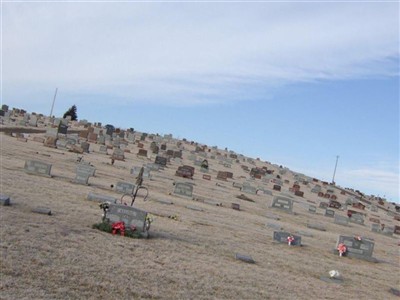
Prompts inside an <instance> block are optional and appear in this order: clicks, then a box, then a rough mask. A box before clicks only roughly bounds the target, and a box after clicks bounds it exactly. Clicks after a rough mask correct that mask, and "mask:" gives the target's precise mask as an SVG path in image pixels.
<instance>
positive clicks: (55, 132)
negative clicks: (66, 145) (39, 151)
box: [45, 128, 58, 138]
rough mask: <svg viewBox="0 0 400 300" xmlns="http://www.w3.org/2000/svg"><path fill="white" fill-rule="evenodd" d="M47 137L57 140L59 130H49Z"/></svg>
mask: <svg viewBox="0 0 400 300" xmlns="http://www.w3.org/2000/svg"><path fill="white" fill-rule="evenodd" d="M45 137H52V138H57V137H58V129H57V128H47V130H46V134H45Z"/></svg>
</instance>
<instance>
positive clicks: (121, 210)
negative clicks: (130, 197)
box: [106, 203, 147, 234]
mask: <svg viewBox="0 0 400 300" xmlns="http://www.w3.org/2000/svg"><path fill="white" fill-rule="evenodd" d="M106 218H107V219H108V220H109V221H110V223H115V222H124V223H125V227H126V228H131V227H132V226H134V227H135V228H136V230H137V231H138V232H140V233H144V234H147V226H146V223H147V222H146V218H147V212H146V211H144V210H141V209H138V208H135V207H133V206H127V205H122V204H113V203H111V204H110V205H109V209H108V211H107V212H106Z"/></svg>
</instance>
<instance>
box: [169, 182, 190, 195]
mask: <svg viewBox="0 0 400 300" xmlns="http://www.w3.org/2000/svg"><path fill="white" fill-rule="evenodd" d="M174 193H175V194H177V195H182V196H186V197H192V195H193V185H191V184H189V183H183V182H177V183H175V189H174Z"/></svg>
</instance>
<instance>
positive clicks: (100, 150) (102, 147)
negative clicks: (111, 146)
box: [99, 145, 108, 154]
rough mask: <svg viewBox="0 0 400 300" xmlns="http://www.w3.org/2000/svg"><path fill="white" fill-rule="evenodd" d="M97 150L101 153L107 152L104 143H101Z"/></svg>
mask: <svg viewBox="0 0 400 300" xmlns="http://www.w3.org/2000/svg"><path fill="white" fill-rule="evenodd" d="M99 152H100V153H102V154H108V153H107V146H106V145H101V146H100V148H99Z"/></svg>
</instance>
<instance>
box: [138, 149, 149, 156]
mask: <svg viewBox="0 0 400 300" xmlns="http://www.w3.org/2000/svg"><path fill="white" fill-rule="evenodd" d="M137 156H143V157H147V150H145V149H139V152H138V153H137Z"/></svg>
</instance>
